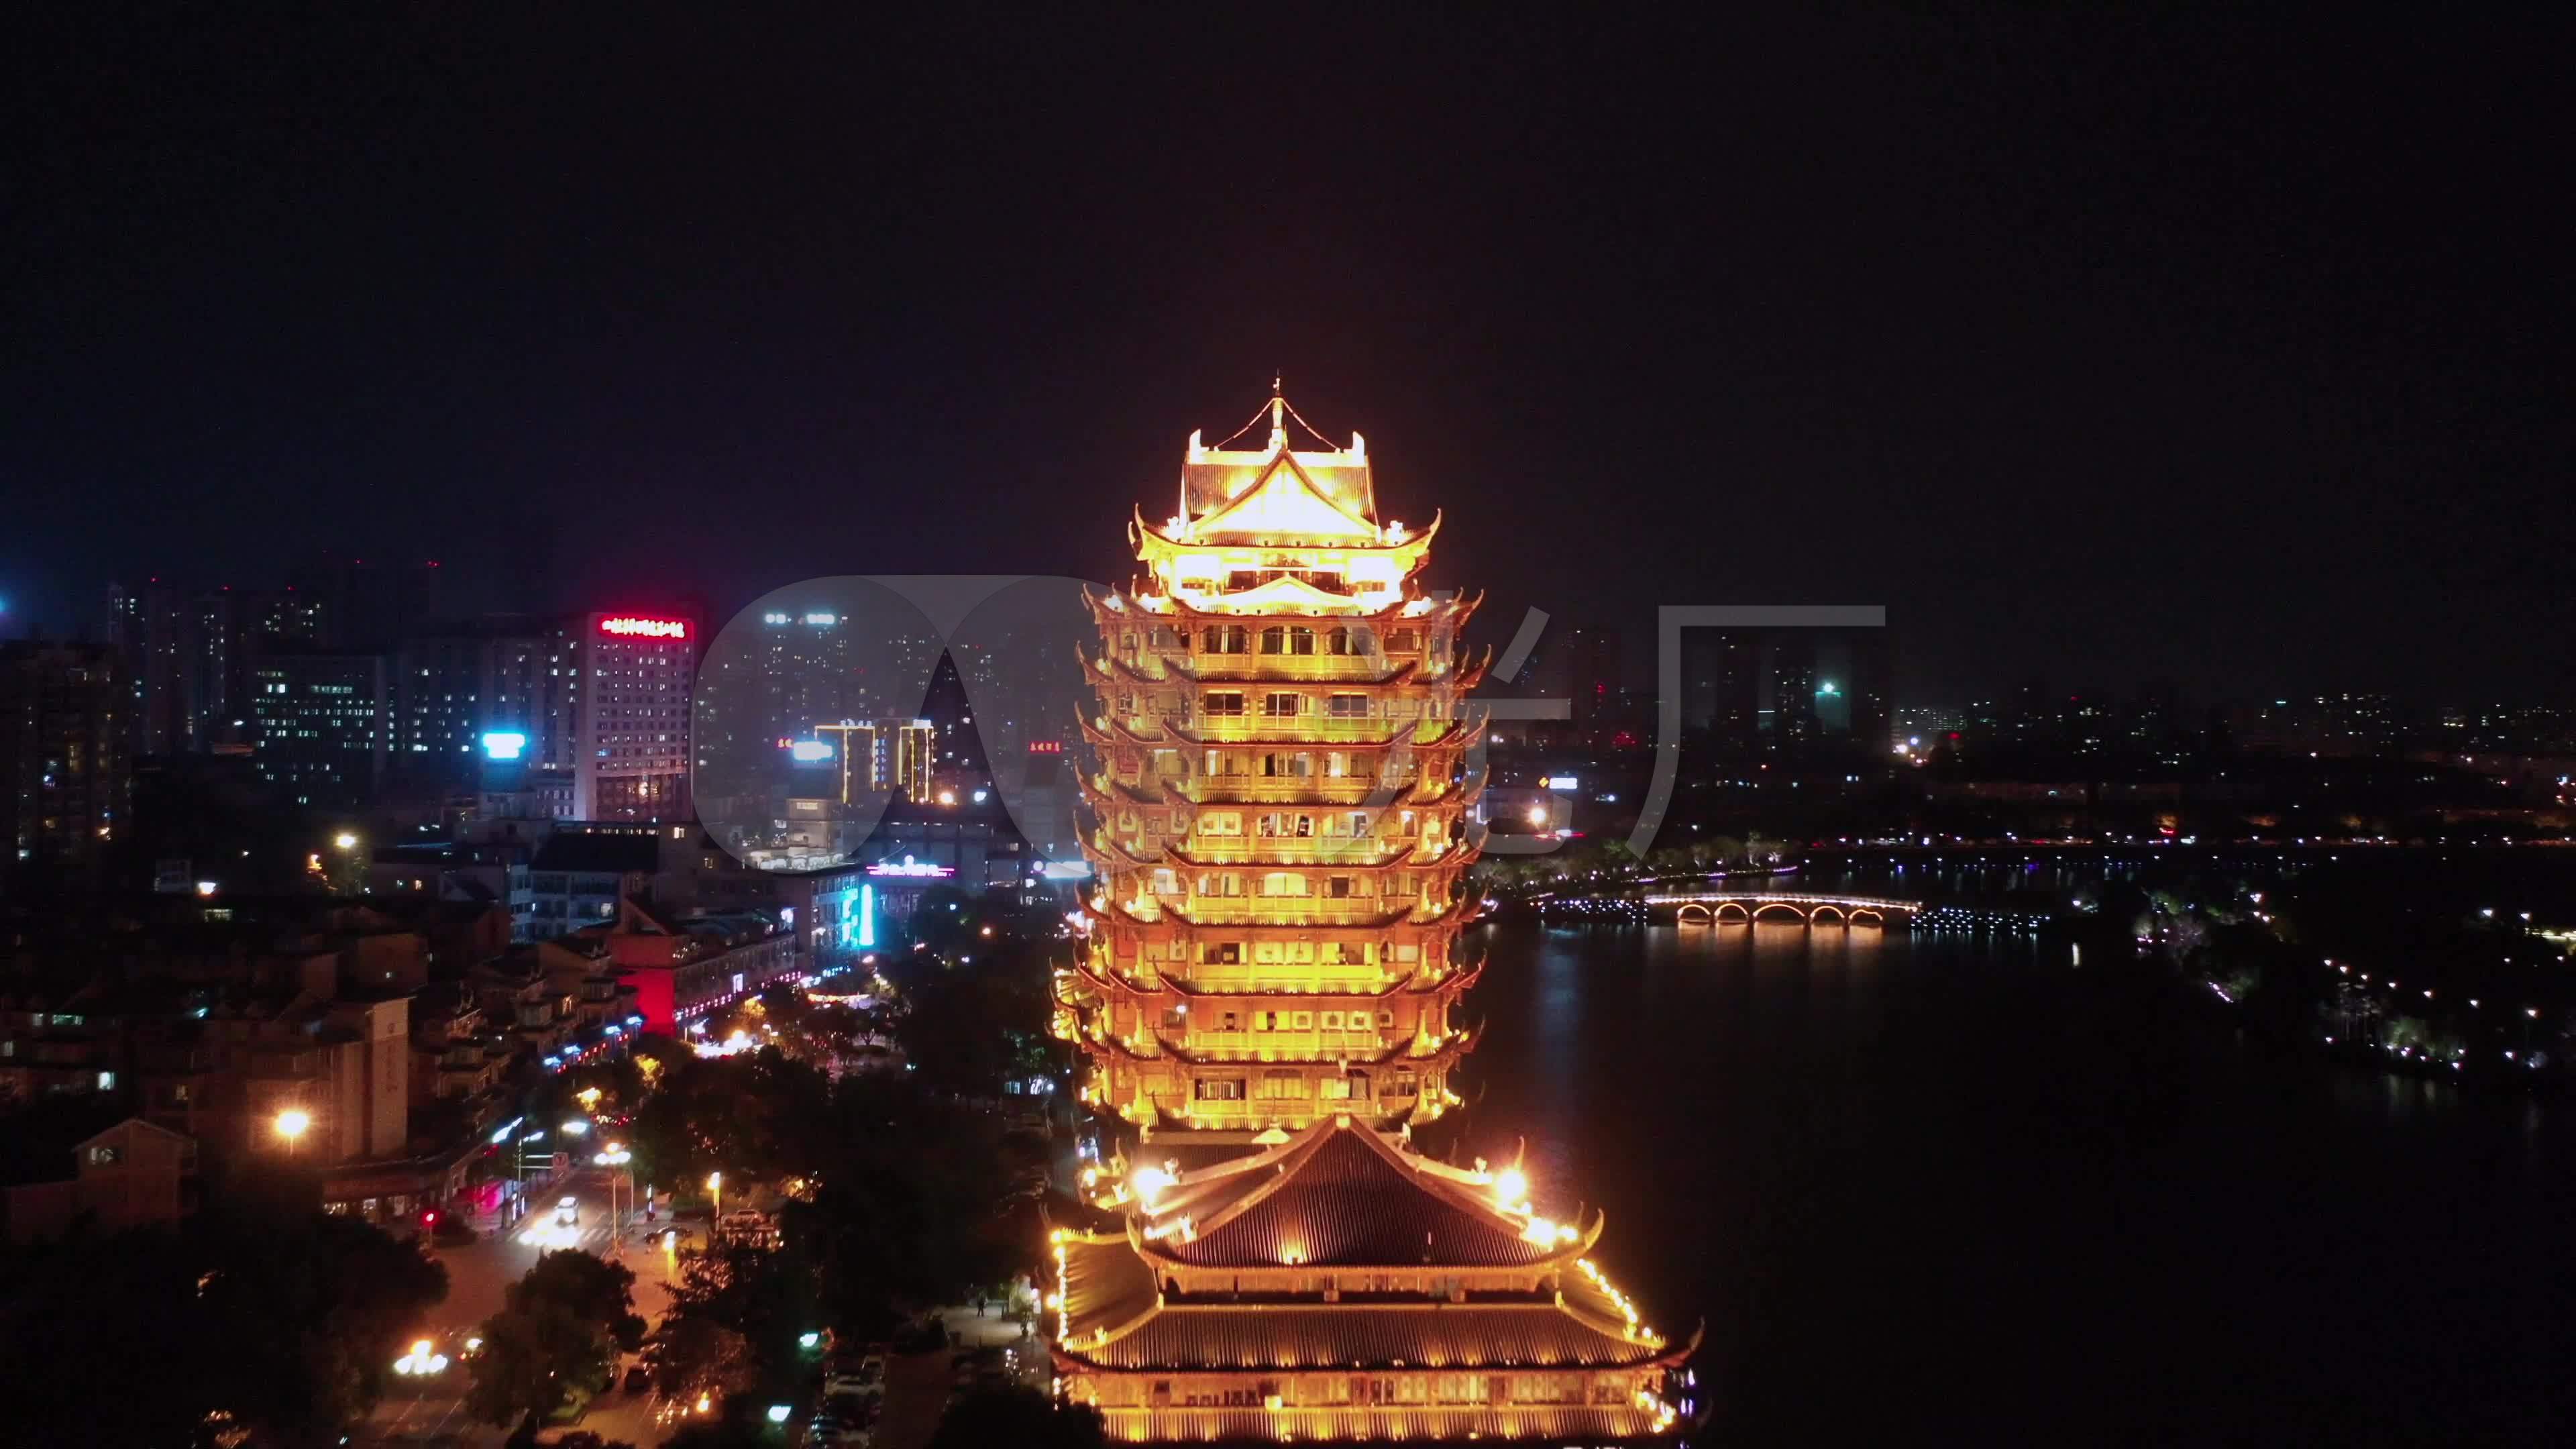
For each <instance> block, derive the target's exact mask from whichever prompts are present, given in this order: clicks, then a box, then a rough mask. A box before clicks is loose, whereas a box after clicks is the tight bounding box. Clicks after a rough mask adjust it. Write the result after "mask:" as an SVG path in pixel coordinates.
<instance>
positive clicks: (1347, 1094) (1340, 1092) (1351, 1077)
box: [1323, 1072, 1369, 1102]
mask: <svg viewBox="0 0 2576 1449" xmlns="http://www.w3.org/2000/svg"><path fill="white" fill-rule="evenodd" d="M1323 1087H1324V1100H1326V1101H1328V1102H1365V1101H1367V1100H1368V1099H1369V1079H1368V1073H1366V1072H1351V1073H1348V1074H1346V1075H1343V1076H1338V1077H1326V1078H1324V1081H1323Z"/></svg>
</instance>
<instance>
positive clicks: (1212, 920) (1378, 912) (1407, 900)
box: [1171, 894, 1421, 926]
mask: <svg viewBox="0 0 2576 1449" xmlns="http://www.w3.org/2000/svg"><path fill="white" fill-rule="evenodd" d="M1171 903H1172V904H1173V905H1174V906H1176V907H1177V908H1178V909H1180V910H1181V911H1183V912H1185V913H1187V914H1188V916H1189V918H1190V919H1191V920H1192V921H1195V922H1197V923H1198V924H1199V925H1201V926H1357V925H1375V924H1377V923H1379V922H1382V921H1384V920H1386V918H1387V917H1389V916H1392V915H1397V914H1400V913H1402V912H1405V911H1409V910H1411V909H1412V908H1414V907H1415V906H1418V905H1420V904H1421V902H1420V901H1418V900H1415V899H1414V898H1412V897H1410V896H1345V897H1342V898H1340V899H1335V898H1333V897H1330V896H1202V895H1197V894H1192V895H1189V896H1187V897H1175V898H1172V899H1171Z"/></svg>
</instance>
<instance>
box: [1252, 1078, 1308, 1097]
mask: <svg viewBox="0 0 2576 1449" xmlns="http://www.w3.org/2000/svg"><path fill="white" fill-rule="evenodd" d="M1305 1097H1306V1079H1305V1078H1304V1077H1303V1076H1301V1075H1299V1074H1298V1073H1296V1072H1263V1073H1262V1074H1261V1098H1262V1100H1263V1101H1265V1102H1286V1101H1304V1100H1305Z"/></svg>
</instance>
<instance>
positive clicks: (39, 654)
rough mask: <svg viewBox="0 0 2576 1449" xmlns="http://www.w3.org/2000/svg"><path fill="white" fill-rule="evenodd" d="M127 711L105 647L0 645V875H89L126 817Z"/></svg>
mask: <svg viewBox="0 0 2576 1449" xmlns="http://www.w3.org/2000/svg"><path fill="white" fill-rule="evenodd" d="M130 707H131V706H130V703H129V695H128V692H127V690H126V688H125V684H124V680H123V678H122V677H121V676H120V675H119V673H118V670H117V658H116V651H115V650H114V649H113V648H111V647H108V646H105V645H97V644H55V643H47V642H45V641H42V640H32V639H14V640H10V641H7V642H5V643H0V798H5V804H6V806H7V818H8V824H9V857H8V858H7V859H6V860H0V881H7V882H9V883H11V885H12V887H13V888H14V887H15V886H16V885H18V884H20V883H27V882H38V883H49V882H60V881H66V880H75V879H79V878H81V877H83V876H87V875H89V874H90V873H92V872H94V871H95V869H96V867H97V866H98V864H99V861H100V859H101V858H102V856H103V855H104V854H105V853H106V850H107V848H108V846H109V844H110V843H111V842H112V841H113V840H114V839H115V835H116V831H117V829H118V827H119V826H120V825H121V824H122V823H123V821H124V819H125V813H126V812H125V806H126V798H127V792H128V790H129V788H130V784H131V781H130V776H129V774H128V768H127V761H128V756H127V750H128V745H129V739H130V736H129V733H128V731H127V729H126V724H125V711H126V710H127V709H128V708H130Z"/></svg>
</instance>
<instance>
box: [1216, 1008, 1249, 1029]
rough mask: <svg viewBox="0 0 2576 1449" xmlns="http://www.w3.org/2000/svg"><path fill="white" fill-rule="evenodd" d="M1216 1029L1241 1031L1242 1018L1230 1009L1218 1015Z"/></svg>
mask: <svg viewBox="0 0 2576 1449" xmlns="http://www.w3.org/2000/svg"><path fill="white" fill-rule="evenodd" d="M1217 1030H1219V1031H1241V1030H1243V1018H1242V1017H1240V1016H1238V1015H1236V1014H1235V1013H1233V1012H1231V1011H1228V1012H1224V1013H1222V1014H1220V1016H1219V1017H1218V1020H1217Z"/></svg>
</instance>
